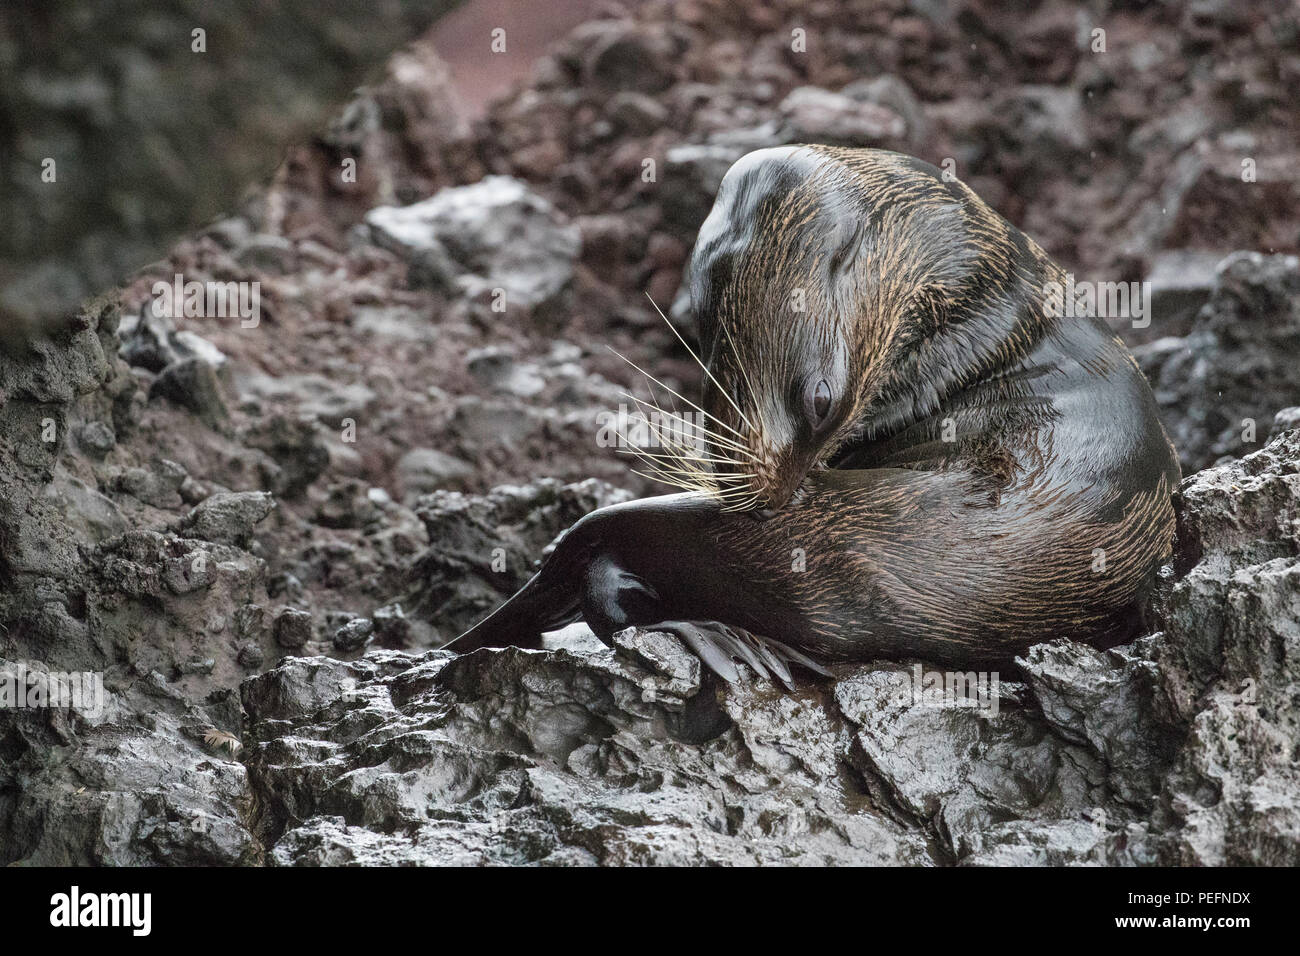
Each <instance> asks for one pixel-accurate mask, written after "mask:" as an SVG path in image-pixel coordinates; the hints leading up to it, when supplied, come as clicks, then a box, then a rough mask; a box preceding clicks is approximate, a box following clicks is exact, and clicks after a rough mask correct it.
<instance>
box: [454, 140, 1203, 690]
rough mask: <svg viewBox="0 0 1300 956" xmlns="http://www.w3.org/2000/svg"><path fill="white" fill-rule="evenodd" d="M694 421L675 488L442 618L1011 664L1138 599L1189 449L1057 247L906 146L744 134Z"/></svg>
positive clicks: (701, 296)
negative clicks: (491, 602)
mask: <svg viewBox="0 0 1300 956" xmlns="http://www.w3.org/2000/svg"><path fill="white" fill-rule="evenodd" d="M688 277H689V283H690V292H691V298H692V304H693V306H694V312H695V315H696V318H697V322H698V334H699V353H698V354H699V357H700V362H701V365H702V366H703V367H704V373H705V374H704V386H703V392H702V396H703V397H702V401H701V403H700V406H701V409H700V410H701V411H703V412H705V413H707V422H708V425H707V442H706V443H705V444H704V445H703V451H701V450H700V449H698V448H697V449H690V448H687V447H686V446H685V445H682V444H681V443H677V444H673V441H672V439H671V438H666V439H665V446H664V447H663V448H661V449H658V450H657V452H656V453H653V454H650V455H649V456H648V457H649V458H650V460H651V464H652V465H653V466H655V467H656V468H657V469H658V473H659V475H660V476H661V477H662V478H663V480H665V481H667V482H669V483H672V484H676V485H678V486H680V487H683V488H686V489H688V490H687V491H686V492H685V493H683V494H676V495H668V496H663V497H655V498H647V499H641V500H638V501H632V502H627V503H624V504H619V505H615V506H612V507H608V508H603V509H600V510H598V511H595V512H593V513H591V514H590V515H588V516H586V517H585V518H583V519H582V520H581V521H579V522H578V523H577V524H575V525H574V526H573V527H572V528H570V529H569V530H568V531H567V532H566V533H565V534H564V535H563V536H562V537H561V538H560V539H559V541H558V542H557V544H556V547H555V549H554V551H553V552H552V553H551V554H550V555H549V556H548V557H547V558H546V560H545V561H544V562H543V564H542V566H541V568H540V569H539V570H538V572H537V574H536V575H535V576H534V577H533V578H532V580H530V581H529V582H528V583H527V584H526V585H525V586H524V587H523V588H522V589H521V590H520V591H519V592H518V593H516V594H515V595H514V596H513V597H511V598H510V599H509V600H508V601H506V602H505V604H503V605H502V606H501V607H500V608H499V609H497V610H496V611H495V612H494V613H493V614H491V615H490V616H489V617H487V618H486V619H485V620H483V621H482V622H481V623H479V624H478V625H476V626H475V627H473V628H471V629H470V630H469V631H467V632H466V633H465V634H463V635H461V636H460V637H459V638H457V639H456V640H455V641H453V642H452V643H451V644H449V645H448V646H449V647H450V648H452V649H453V650H457V651H468V650H472V649H474V648H478V647H484V646H505V645H511V644H514V645H522V646H533V647H535V646H539V642H540V635H541V633H542V632H543V631H547V630H553V629H555V628H558V627H560V626H563V625H565V624H568V623H571V622H573V621H575V620H577V619H578V618H584V619H585V620H586V621H587V623H588V624H589V625H590V626H591V627H592V629H593V630H594V631H595V633H596V634H597V635H598V636H599V637H600V638H601V639H602V640H605V641H607V642H608V641H609V639H610V636H611V635H612V634H613V633H615V632H616V631H618V630H621V629H623V628H626V627H629V626H632V625H640V626H647V627H649V626H653V627H654V628H655V629H656V630H663V631H668V632H670V633H673V634H676V635H677V636H678V637H680V638H681V639H682V640H683V641H684V642H685V643H686V644H687V645H688V646H690V647H691V648H692V649H693V650H694V651H695V652H696V653H697V654H698V655H699V656H700V657H701V658H702V660H703V661H704V662H705V663H706V664H707V665H708V666H709V667H710V668H711V669H713V670H714V671H715V672H717V673H718V674H720V675H721V676H723V677H725V678H727V679H730V680H734V679H736V677H737V675H738V671H737V668H736V664H735V662H736V661H743V662H744V663H746V664H747V665H749V666H750V667H752V668H753V669H754V670H755V671H757V672H758V673H760V674H763V675H771V676H775V677H777V678H779V679H780V680H782V681H783V682H785V683H786V684H787V686H788V685H789V684H790V681H791V673H790V665H791V664H799V665H802V666H805V667H808V668H810V669H812V670H815V671H824V668H823V667H822V666H821V665H822V664H826V663H832V662H836V661H853V660H858V661H861V660H871V659H879V658H892V659H898V658H912V657H920V658H925V659H929V660H933V661H935V662H939V663H951V664H954V665H961V666H970V665H976V664H985V665H994V666H996V665H999V664H1006V663H1007V662H1009V660H1010V659H1011V658H1012V657H1013V656H1014V655H1015V654H1017V653H1019V652H1021V651H1023V650H1024V649H1025V648H1026V647H1028V646H1029V645H1030V644H1033V643H1036V642H1039V641H1043V640H1049V639H1053V638H1059V637H1067V638H1073V639H1078V640H1090V639H1097V638H1100V637H1105V636H1107V635H1114V634H1115V633H1116V632H1117V630H1118V629H1124V628H1126V627H1131V625H1132V621H1133V617H1134V615H1133V608H1134V604H1135V599H1136V597H1137V596H1138V594H1139V592H1140V591H1141V590H1142V589H1143V588H1144V587H1145V586H1147V585H1148V584H1149V583H1150V582H1151V581H1152V579H1153V576H1154V574H1155V572H1156V570H1157V569H1158V567H1159V565H1160V564H1161V563H1162V561H1163V560H1164V558H1165V557H1166V556H1167V555H1168V553H1169V550H1170V547H1171V542H1172V535H1173V528H1174V519H1173V512H1172V508H1171V504H1170V493H1171V491H1172V490H1173V489H1174V488H1175V487H1176V486H1177V483H1178V480H1179V468H1178V462H1177V458H1176V456H1175V454H1174V450H1173V448H1172V446H1171V445H1170V442H1169V439H1168V437H1167V436H1166V435H1165V432H1164V429H1163V428H1162V427H1161V425H1160V422H1159V421H1158V419H1157V416H1156V406H1155V403H1154V401H1153V398H1152V395H1151V391H1150V388H1149V387H1148V385H1147V383H1146V381H1145V379H1144V378H1143V377H1142V374H1141V372H1140V371H1139V370H1138V367H1137V364H1136V363H1135V361H1134V360H1133V357H1132V356H1131V355H1130V354H1129V352H1128V350H1127V349H1126V348H1125V347H1124V345H1123V343H1122V342H1121V341H1120V340H1119V339H1118V338H1117V337H1116V336H1115V335H1114V334H1112V333H1111V332H1110V331H1109V330H1108V329H1107V328H1106V326H1105V325H1104V324H1103V323H1102V322H1101V321H1100V320H1099V319H1097V318H1095V317H1086V316H1085V317H1076V316H1071V317H1069V318H1065V317H1062V316H1060V315H1059V314H1052V313H1053V311H1055V312H1058V313H1059V311H1060V310H1051V309H1049V308H1047V307H1046V305H1045V301H1044V298H1045V293H1044V290H1045V287H1047V284H1048V283H1052V282H1056V283H1061V282H1063V280H1064V270H1062V269H1061V268H1060V267H1059V266H1058V265H1056V264H1055V263H1054V262H1053V261H1052V260H1051V259H1050V258H1049V257H1048V256H1047V255H1046V254H1045V253H1044V252H1043V251H1042V250H1041V249H1040V248H1039V247H1038V246H1037V245H1036V244H1035V243H1034V242H1033V241H1032V240H1031V239H1029V238H1028V237H1027V236H1025V235H1024V234H1023V233H1021V232H1020V231H1019V230H1018V229H1016V228H1015V227H1013V226H1012V225H1011V224H1010V223H1008V222H1007V221H1006V220H1005V219H1003V218H1002V217H1001V216H999V215H998V214H997V213H995V212H994V211H993V210H992V209H990V208H989V207H988V206H987V205H985V203H984V202H983V201H981V200H980V199H979V197H978V196H976V195H975V194H974V193H973V192H972V191H971V190H970V189H969V188H967V187H966V186H965V185H964V184H962V183H961V182H958V181H946V180H945V177H944V176H943V175H942V174H941V173H940V172H939V170H937V169H936V168H935V167H933V166H931V165H929V164H928V163H925V162H922V161H920V160H918V159H915V158H912V157H909V156H905V155H902V154H898V153H892V152H886V151H881V150H870V149H841V148H830V147H821V146H800V147H780V148H774V149H764V150H759V151H757V152H754V153H751V154H749V155H748V156H745V157H743V158H742V159H741V160H739V161H738V162H737V163H736V164H735V165H734V166H733V167H732V168H731V170H730V171H729V172H728V174H727V176H726V178H725V179H724V181H723V183H722V186H721V188H720V190H719V194H718V196H717V200H716V203H715V205H714V207H713V210H712V212H711V213H710V215H709V217H708V219H707V220H706V221H705V223H704V224H703V226H702V227H701V229H700V232H699V236H698V239H697V242H696V245H695V249H694V251H693V253H692V256H691V262H690V266H689V273H688Z"/></svg>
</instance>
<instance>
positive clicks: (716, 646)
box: [646, 621, 832, 690]
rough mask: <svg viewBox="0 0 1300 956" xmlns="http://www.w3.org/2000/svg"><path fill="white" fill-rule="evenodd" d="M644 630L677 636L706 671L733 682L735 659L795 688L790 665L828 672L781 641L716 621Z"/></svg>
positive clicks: (675, 623) (668, 623) (669, 624)
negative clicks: (706, 668)
mask: <svg viewBox="0 0 1300 956" xmlns="http://www.w3.org/2000/svg"><path fill="white" fill-rule="evenodd" d="M646 630H652V631H663V632H664V633H666V634H672V635H673V636H675V637H677V638H679V639H680V640H681V641H682V643H683V644H685V645H686V646H687V647H689V648H690V649H691V651H693V652H694V654H695V656H696V657H698V658H699V659H700V660H701V661H702V662H703V663H704V665H705V666H706V667H708V668H709V670H711V671H713V673H715V674H717V675H718V676H719V677H721V678H723V679H724V680H726V681H728V682H730V683H732V684H735V683H738V682H739V681H740V672H739V671H738V670H737V669H736V664H735V662H736V661H741V662H742V663H744V664H747V665H748V666H749V667H750V669H752V670H753V671H754V673H755V674H757V675H758V676H759V677H765V678H767V679H768V680H779V681H780V682H781V683H782V684H784V685H785V688H786V690H794V678H793V677H792V676H791V674H790V665H791V664H797V665H799V666H800V667H804V668H807V669H808V670H810V671H812V672H813V673H815V674H819V675H821V676H822V677H830V676H832V675H831V672H830V671H828V670H827V669H826V668H824V667H822V666H821V665H820V664H818V663H817V662H816V661H814V660H812V659H811V658H809V657H807V656H806V655H804V654H801V653H799V652H798V651H796V650H795V649H794V648H792V647H787V646H786V645H784V644H782V643H781V642H780V641H774V640H772V639H771V638H762V637H758V636H756V635H754V634H751V633H750V632H749V631H746V630H744V629H742V628H739V627H731V626H729V625H726V624H720V623H718V622H717V621H661V622H659V623H658V624H654V625H650V626H648V627H646Z"/></svg>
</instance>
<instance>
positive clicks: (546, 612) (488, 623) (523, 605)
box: [443, 529, 585, 654]
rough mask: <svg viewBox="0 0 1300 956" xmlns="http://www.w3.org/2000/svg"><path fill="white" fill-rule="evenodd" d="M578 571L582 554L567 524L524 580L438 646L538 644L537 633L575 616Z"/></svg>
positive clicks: (451, 648) (471, 647)
mask: <svg viewBox="0 0 1300 956" xmlns="http://www.w3.org/2000/svg"><path fill="white" fill-rule="evenodd" d="M584 571H585V567H584V556H583V554H582V553H581V549H579V548H577V547H576V546H575V545H574V542H573V539H572V529H571V530H570V532H569V533H566V534H565V535H564V536H563V537H561V538H560V540H559V541H558V542H557V543H556V546H555V550H554V551H553V552H552V553H551V554H550V556H549V557H548V558H547V559H546V560H545V561H543V562H542V566H541V568H539V569H538V571H537V573H536V574H534V575H533V576H532V577H531V578H530V579H529V581H528V583H527V584H525V585H524V586H523V587H522V588H520V589H519V590H518V591H517V592H515V594H514V595H513V596H512V597H511V598H510V599H509V600H507V601H506V603H505V604H502V605H501V606H500V607H499V608H497V609H496V610H495V611H493V612H492V613H491V614H489V615H488V616H487V617H485V618H484V619H483V620H482V621H480V622H479V623H477V624H475V625H474V626H473V627H471V628H470V629H469V630H468V631H466V632H465V633H464V634H462V635H460V637H458V638H456V639H455V640H453V641H451V642H450V643H447V644H444V645H443V649H444V650H449V651H456V652H457V653H458V654H465V653H468V652H469V651H476V650H478V649H479V648H480V647H529V648H539V647H541V646H542V634H543V632H545V631H554V630H558V629H559V628H562V627H564V626H566V625H568V624H572V623H573V622H574V621H576V620H578V618H579V617H580V616H581V613H582V612H581V600H582V592H581V582H582V581H583V580H585V575H584Z"/></svg>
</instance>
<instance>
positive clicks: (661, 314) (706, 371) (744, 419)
mask: <svg viewBox="0 0 1300 956" xmlns="http://www.w3.org/2000/svg"><path fill="white" fill-rule="evenodd" d="M645 297H646V298H647V299H650V304H651V305H653V306H654V307H655V311H656V312H658V313H659V318H661V319H663V320H664V324H665V325H667V326H668V328H670V329H672V332H673V335H675V336H677V341H678V342H681V343H682V346H683V347H684V348H685V349H686V351H687V352H690V353H691V358H693V359H695V364H697V365H698V366H699V367H700V368H702V369H704V374H705V375H707V376H708V377H709V381H711V382H712V383H713V384H714V385H715V386H716V387H717V389H718V391H719V392H720V393H721V394H722V397H723V398H725V399H726V400H727V404H728V405H730V406H731V407H732V408H734V409H735V410H736V414H737V415H739V416H740V420H741V421H742V422H744V423H745V424H746V425H748V426H749V428H750V430H751V431H756V430H757V429H755V428H754V423H753V422H751V421H750V420H749V419H748V418H747V417H746V415H745V413H744V412H742V411H741V410H740V406H739V405H737V404H736V402H735V400H734V399H733V398H732V397H731V395H729V394H728V393H727V390H726V389H725V388H723V387H722V383H721V382H719V381H718V380H717V379H716V378H714V377H713V373H712V372H710V371H709V367H708V366H707V365H705V364H704V363H703V362H701V361H700V357H699V356H698V355H696V354H695V350H694V349H692V348H691V347H690V346H689V345H687V343H686V339H684V338H683V337H682V333H680V332H678V331H677V327H676V326H674V325H673V324H672V323H671V322H669V321H668V316H666V315H664V311H663V309H661V308H659V305H658V303H656V302H655V300H654V299H653V298H652V297H651V295H650V293H649V292H648V291H647V292H646V294H645Z"/></svg>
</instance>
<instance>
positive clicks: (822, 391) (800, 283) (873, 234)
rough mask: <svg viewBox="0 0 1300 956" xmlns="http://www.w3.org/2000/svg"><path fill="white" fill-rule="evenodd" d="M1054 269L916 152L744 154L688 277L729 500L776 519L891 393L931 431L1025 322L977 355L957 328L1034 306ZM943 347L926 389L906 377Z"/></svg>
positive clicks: (719, 476)
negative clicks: (988, 308)
mask: <svg viewBox="0 0 1300 956" xmlns="http://www.w3.org/2000/svg"><path fill="white" fill-rule="evenodd" d="M1044 264H1048V265H1050V263H1049V261H1048V260H1047V259H1046V257H1045V256H1043V255H1042V254H1041V251H1040V250H1038V249H1037V247H1035V246H1033V244H1032V243H1031V242H1029V240H1027V239H1026V238H1025V237H1024V236H1023V235H1021V234H1020V233H1019V232H1018V231H1017V230H1015V229H1013V228H1012V227H1010V226H1009V224H1007V223H1006V222H1005V220H1002V218H1001V217H1000V216H998V215H997V214H996V213H994V212H993V211H992V210H991V209H989V207H988V206H986V205H985V204H984V203H983V202H982V201H981V200H980V199H979V198H978V197H977V196H976V195H975V194H974V193H973V192H971V191H970V190H969V189H968V188H967V187H965V186H964V185H962V184H961V183H959V182H955V181H953V182H946V181H945V180H944V178H943V176H942V174H941V173H940V171H939V170H938V169H936V168H935V167H933V166H931V165H929V164H928V163H924V162H922V161H920V160H917V159H914V158H912V157H910V156H905V155H902V154H899V153H891V152H887V151H884V150H869V149H837V148H831V147H820V146H787V147H776V148H771V149H762V150H758V151H756V152H753V153H750V154H748V155H746V156H744V157H742V158H741V159H740V160H738V161H737V162H736V163H735V165H733V166H732V167H731V169H730V170H729V171H728V173H727V175H726V177H725V178H724V179H723V182H722V185H721V187H720V189H719V192H718V196H717V199H716V201H715V204H714V206H713V209H712V211H711V212H710V214H709V216H708V218H707V219H706V221H705V223H704V225H703V226H702V227H701V229H700V233H699V237H698V240H697V242H696V245H695V248H694V251H693V253H692V256H691V262H690V266H689V271H688V276H689V287H690V292H691V299H692V305H693V307H694V311H695V315H696V317H697V321H698V324H699V339H700V347H701V353H700V358H701V364H703V365H704V366H705V372H706V375H705V379H706V380H705V385H704V399H703V406H704V409H703V410H704V411H705V413H706V414H707V415H708V416H709V417H710V418H711V422H710V428H711V430H712V434H711V435H710V441H711V445H710V448H709V455H710V459H711V461H712V462H713V463H714V464H713V469H714V476H715V478H714V487H713V489H712V490H713V493H714V494H715V495H717V496H718V497H720V498H722V499H723V500H724V501H726V502H727V503H728V506H729V507H731V508H733V509H734V510H754V511H756V512H757V513H758V514H760V515H764V514H770V513H772V512H773V511H775V510H779V509H780V508H781V507H783V506H784V505H785V504H786V503H787V502H788V501H789V500H790V499H791V498H792V497H793V496H794V495H796V494H797V493H798V491H799V488H800V485H801V484H802V483H803V481H804V479H805V477H806V476H807V474H808V472H809V471H810V470H812V469H814V468H819V467H823V466H824V465H825V464H826V463H828V462H829V461H830V460H831V459H832V458H833V457H834V456H835V454H836V452H837V451H839V450H840V449H841V448H843V447H844V446H845V445H846V443H849V442H851V441H853V440H855V439H857V438H861V437H862V436H863V435H864V434H865V433H866V432H867V431H869V430H870V421H871V418H872V415H873V413H875V412H882V411H883V410H884V407H885V406H886V405H889V404H896V403H891V402H890V401H888V399H891V398H894V399H897V398H904V399H906V398H907V397H908V396H909V395H910V396H911V400H910V404H911V405H912V406H913V407H912V408H911V409H910V410H905V411H904V418H907V417H909V415H910V416H912V417H913V420H915V419H914V416H915V415H916V414H919V413H921V412H922V411H923V410H924V409H925V407H926V406H927V405H935V404H936V403H937V402H938V401H941V400H942V398H943V396H944V395H945V394H946V393H947V392H948V391H949V390H950V389H951V388H952V387H956V386H958V385H960V384H962V382H963V380H966V381H969V379H970V377H971V375H972V374H976V373H978V372H979V371H980V365H981V362H980V358H981V356H985V355H987V354H988V352H989V347H990V346H991V347H992V349H993V351H994V352H1004V353H1008V354H1009V353H1010V351H1012V350H1011V349H1010V348H1009V347H1008V346H1009V341H1008V338H1009V336H1008V334H1007V333H1008V330H1009V329H1010V326H1011V325H1012V324H1013V323H1003V324H1002V326H1000V327H998V328H983V329H980V330H977V331H976V332H975V333H973V334H975V335H976V336H977V337H978V338H980V339H982V340H983V344H982V345H981V346H980V347H971V348H967V349H963V348H961V347H960V346H961V345H962V344H963V343H962V342H961V341H960V338H959V339H957V340H955V341H954V340H952V339H951V338H945V337H944V336H943V335H942V334H941V333H942V332H943V331H944V329H945V328H946V327H949V326H955V325H957V324H959V323H961V322H962V321H963V319H964V318H965V317H967V316H969V315H970V314H971V307H972V306H974V305H977V304H979V303H980V302H981V301H982V300H984V299H985V298H987V296H988V294H989V291H990V290H994V291H995V292H997V293H999V294H1000V293H1003V292H1005V293H1008V294H1009V295H1010V299H1011V300H1015V302H1014V303H1013V307H1012V312H1018V311H1020V305H1021V303H1022V301H1023V304H1025V305H1026V306H1028V305H1029V303H1030V302H1031V300H1032V299H1033V296H1034V291H1033V290H1034V288H1035V287H1037V288H1039V289H1041V287H1042V282H1041V278H1040V277H1037V276H1038V274H1039V273H1040V272H1041V267H1042V266H1043V265H1044ZM1012 290H1015V291H1014V292H1013V291H1012ZM1009 301H1010V300H1009ZM965 344H970V343H965ZM926 348H928V349H929V351H930V352H931V353H932V357H937V358H938V359H940V361H937V362H930V363H929V364H926V365H924V366H918V365H917V364H916V363H915V362H913V363H911V364H912V366H913V367H912V371H913V373H914V374H915V375H916V376H924V380H913V381H907V380H905V374H906V372H907V371H908V369H907V368H906V366H907V365H908V364H909V363H907V362H905V361H904V357H905V356H907V355H908V354H909V353H915V352H916V350H918V349H926ZM913 357H914V358H915V355H914V354H913ZM904 404H907V402H906V401H905V402H904Z"/></svg>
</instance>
